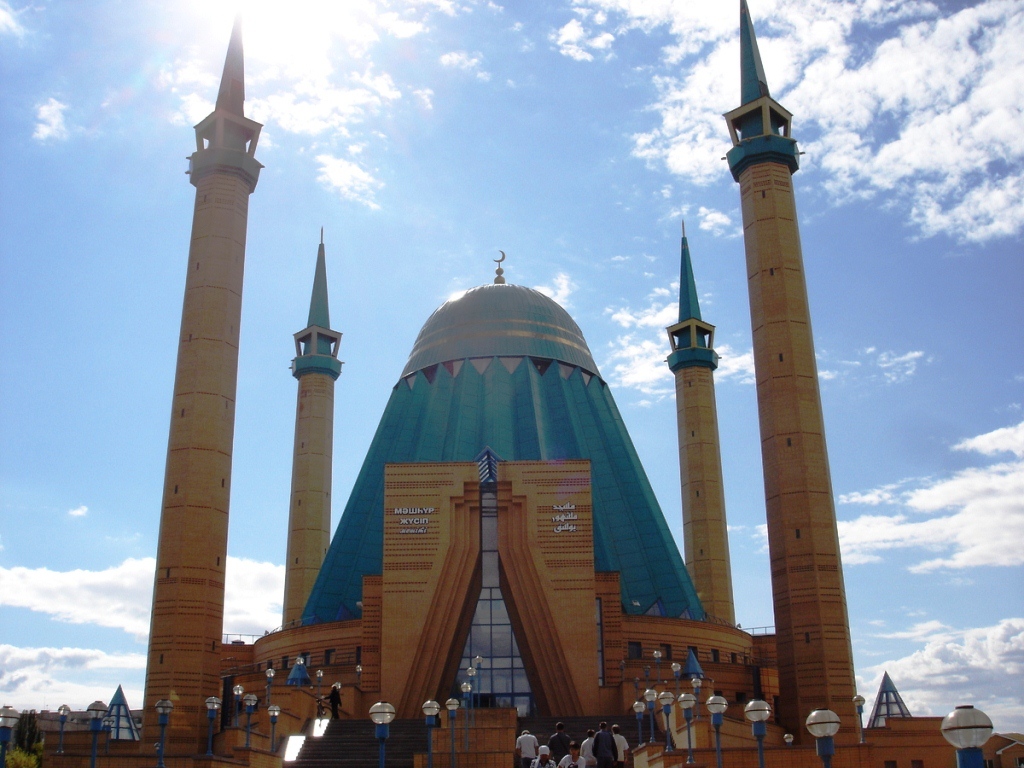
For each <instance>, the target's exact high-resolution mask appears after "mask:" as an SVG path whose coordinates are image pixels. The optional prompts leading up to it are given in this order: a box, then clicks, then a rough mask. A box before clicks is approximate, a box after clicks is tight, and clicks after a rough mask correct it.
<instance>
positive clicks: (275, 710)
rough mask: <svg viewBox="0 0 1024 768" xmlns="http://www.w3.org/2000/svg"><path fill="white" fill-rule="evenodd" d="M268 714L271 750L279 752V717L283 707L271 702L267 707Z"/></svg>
mask: <svg viewBox="0 0 1024 768" xmlns="http://www.w3.org/2000/svg"><path fill="white" fill-rule="evenodd" d="M267 714H268V715H270V751H271V752H277V749H276V745H277V738H276V737H277V718H279V717H280V716H281V708H280V707H279V706H277V704H271V705H270V706H269V707H267Z"/></svg>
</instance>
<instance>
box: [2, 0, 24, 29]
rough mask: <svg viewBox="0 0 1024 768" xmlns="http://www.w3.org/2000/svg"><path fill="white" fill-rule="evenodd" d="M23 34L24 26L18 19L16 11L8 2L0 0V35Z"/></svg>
mask: <svg viewBox="0 0 1024 768" xmlns="http://www.w3.org/2000/svg"><path fill="white" fill-rule="evenodd" d="M24 34H25V28H24V27H23V26H22V25H21V23H20V22H19V21H18V15H17V13H16V12H15V11H14V9H13V8H11V6H10V4H9V3H7V2H4V0H0V35H14V36H15V37H22V36H23V35H24Z"/></svg>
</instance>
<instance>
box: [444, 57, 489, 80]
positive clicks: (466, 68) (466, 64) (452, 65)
mask: <svg viewBox="0 0 1024 768" xmlns="http://www.w3.org/2000/svg"><path fill="white" fill-rule="evenodd" d="M481 61H482V57H481V55H480V54H479V53H476V54H469V53H466V52H465V51H451V52H449V53H445V54H442V55H441V58H440V62H441V66H442V67H447V68H448V69H461V70H462V71H463V72H472V73H474V74H475V75H476V77H477V79H478V80H490V79H491V73H490V72H486V71H484V70H482V69H480V62H481Z"/></svg>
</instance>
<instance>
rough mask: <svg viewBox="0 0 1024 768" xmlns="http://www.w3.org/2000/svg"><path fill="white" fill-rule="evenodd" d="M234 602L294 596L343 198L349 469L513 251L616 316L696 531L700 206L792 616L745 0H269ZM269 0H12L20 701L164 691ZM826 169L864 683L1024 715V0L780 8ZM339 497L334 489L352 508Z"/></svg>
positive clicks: (8, 50) (797, 110) (232, 608)
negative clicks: (178, 518)
mask: <svg viewBox="0 0 1024 768" xmlns="http://www.w3.org/2000/svg"><path fill="white" fill-rule="evenodd" d="M241 6H242V10H243V12H244V25H245V48H246V69H247V72H246V89H247V102H246V112H247V114H248V115H249V116H251V117H253V118H254V119H256V120H258V121H260V122H262V123H264V124H265V126H266V127H265V128H264V131H263V135H262V138H261V142H260V147H259V149H258V151H257V156H258V158H259V159H260V160H261V161H262V162H263V163H264V164H265V166H266V168H265V170H264V171H263V174H262V176H261V179H260V183H259V186H258V187H257V189H256V192H255V193H254V195H253V196H252V198H251V201H250V217H249V235H248V237H249V240H248V249H247V273H246V284H245V297H244V305H243V325H242V338H241V351H240V358H239V385H238V406H237V423H236V432H235V458H234V471H233V481H232V486H233V494H232V507H231V528H230V539H229V553H230V555H231V559H230V560H229V570H228V597H227V600H228V605H227V615H226V627H225V629H226V631H228V632H237V633H255V634H262V632H263V631H264V630H265V629H269V628H273V627H275V626H277V624H278V623H279V621H280V600H281V591H282V585H283V567H282V565H281V564H282V562H283V560H284V531H285V525H286V510H287V497H288V489H289V479H290V471H291V440H292V430H293V426H294V425H293V417H294V397H295V382H294V380H293V379H292V377H291V376H290V375H289V371H288V364H289V361H290V359H291V357H292V355H293V346H292V339H291V334H292V333H294V332H295V331H298V330H300V329H301V328H302V327H303V326H304V325H305V318H306V309H307V307H308V300H309V291H310V286H311V284H312V276H313V266H314V259H315V254H316V245H317V242H318V240H319V229H320V227H321V226H323V227H325V231H326V236H325V239H326V244H327V258H328V278H329V283H330V289H331V304H332V307H331V308H332V324H333V326H334V328H336V329H337V330H339V331H341V332H343V333H344V334H345V335H344V339H343V341H342V347H341V350H342V351H341V357H342V359H343V360H345V361H346V364H345V368H344V372H343V374H342V376H341V378H340V379H339V381H338V385H337V393H336V425H335V466H334V473H335V474H334V478H335V479H334V482H335V494H334V495H335V497H347V494H348V492H349V489H350V488H351V484H352V482H353V480H354V477H355V474H356V472H357V471H358V468H359V465H360V463H361V461H362V457H363V455H364V452H365V450H366V448H367V446H368V445H369V441H370V438H371V436H372V434H373V431H374V429H375V427H376V424H377V420H378V419H379V416H380V414H381V412H382V410H383V407H384V403H385V402H386V399H387V397H388V394H389V392H390V388H391V387H392V386H393V385H394V383H395V381H396V380H397V377H398V375H399V374H400V372H401V370H402V366H403V364H404V361H405V358H406V356H407V355H408V351H409V349H410V348H411V346H412V343H413V340H414V338H415V335H416V333H417V331H418V329H419V327H420V326H421V325H422V323H423V322H424V320H425V319H426V318H427V316H428V315H429V314H430V312H431V311H433V309H434V308H436V307H437V306H438V305H439V304H441V303H442V302H443V301H445V300H446V299H447V298H448V297H449V296H451V295H452V294H454V293H456V292H457V291H460V290H464V289H466V288H469V287H472V286H473V285H477V284H480V283H483V282H486V281H489V280H490V279H491V277H492V275H493V272H492V269H493V266H494V265H493V263H492V262H491V259H492V258H495V257H496V256H497V255H498V254H497V251H498V249H499V248H500V249H503V250H504V251H506V252H507V254H508V260H507V261H506V262H505V264H504V265H503V266H505V267H506V268H507V272H506V275H507V277H508V278H509V280H510V282H516V283H520V284H524V285H529V286H533V287H540V288H541V289H542V290H545V291H547V292H549V294H550V295H552V296H554V297H555V298H556V299H557V300H558V301H560V302H561V303H562V304H563V305H564V306H565V307H566V308H567V309H568V310H569V311H570V312H571V314H572V315H573V317H574V318H575V319H576V320H577V322H578V323H579V325H580V326H581V328H582V329H583V332H584V334H585V335H586V337H587V339H588V342H589V344H590V346H591V349H592V351H593V353H594V357H595V358H596V360H597V362H598V365H599V366H600V368H601V372H602V374H603V376H604V377H605V378H606V379H607V380H608V381H609V382H610V383H611V384H612V386H613V391H614V393H615V397H616V399H617V402H618V404H619V408H620V410H621V411H622V413H623V415H624V418H625V419H626V422H627V425H628V426H629V428H630V431H631V434H632V437H633V440H634V441H635V443H636V445H637V449H638V451H639V453H640V455H641V458H642V460H643V461H644V465H645V468H646V470H647V472H648V474H649V476H650V478H651V481H652V483H653V485H654V487H655V491H656V493H657V495H658V497H659V500H660V502H661V504H662V507H663V509H664V511H665V514H666V518H667V519H668V521H669V524H670V527H671V528H672V529H673V531H674V532H675V534H676V537H677V539H679V538H681V528H682V525H681V513H680V502H679V479H678V464H677V459H676V436H675V414H674V403H673V399H672V385H671V375H670V373H669V371H668V369H667V367H666V366H665V364H664V362H663V361H664V358H665V357H666V355H667V343H666V339H665V334H664V327H665V326H666V325H668V324H670V323H671V322H672V320H673V319H674V313H675V306H674V301H675V295H676V293H675V292H676V290H677V281H678V263H679V262H678V253H679V227H680V220H681V219H683V218H685V220H686V226H687V233H688V235H689V240H690V247H691V252H692V255H693V260H694V270H695V274H696V278H697V281H698V288H699V291H700V294H701V307H702V311H703V314H704V317H705V319H706V320H707V321H709V322H711V323H714V324H715V325H716V326H717V328H718V332H717V337H716V340H717V345H718V348H719V352H720V353H721V355H722V365H721V367H720V369H719V371H718V374H717V394H718V408H719V418H720V422H721V437H722V450H723V460H724V474H725V483H726V501H727V506H728V516H729V522H730V526H731V529H732V533H731V547H732V561H733V572H734V585H735V590H736V595H737V617H738V620H739V621H740V622H741V623H742V625H743V626H744V627H759V626H767V625H771V624H772V623H773V619H772V611H771V597H770V585H769V577H768V562H767V552H766V542H765V537H764V533H763V524H764V500H763V486H762V477H761V465H760V453H759V444H758V433H757V415H756V403H755V394H754V388H753V386H752V383H751V375H752V361H751V352H750V322H749V309H748V301H747V293H746V287H745V280H744V257H743V242H742V238H741V234H740V229H739V210H738V201H739V194H738V189H737V186H736V184H735V183H734V182H733V181H732V179H731V177H730V176H729V174H728V171H727V169H726V166H725V163H724V162H723V161H722V160H721V159H720V158H722V156H723V155H724V154H725V151H726V150H727V149H728V133H727V131H726V129H725V122H724V121H723V120H722V118H721V114H722V113H723V112H725V111H727V110H729V109H731V108H733V107H735V106H737V105H738V101H739V98H738V96H739V52H738V34H737V18H738V12H737V8H735V7H734V4H733V3H724V4H722V3H706V4H697V3H682V2H671V1H670V0H650V2H646V3H642V4H638V3H628V2H625V1H624V0H576V2H569V1H568V0H564V1H562V2H546V3H519V4H508V5H501V4H499V3H497V2H473V1H472V0H464V1H462V2H448V1H447V0H424V1H417V0H392V2H382V1H381V0H351V1H350V2H346V3H331V2H302V0H296V1H295V2H291V3H288V4H281V3H274V2H269V1H268V0H250V2H245V3H242V4H241ZM236 8H237V3H234V2H216V1H215V0H208V1H207V2H191V1H189V0H179V1H178V2H159V3H158V2H140V3H130V4H123V3H112V2H99V1H89V0H84V1H79V2H74V3H71V2H34V3H31V4H28V3H24V2H20V1H18V0H14V1H11V0H0V77H2V80H3V82H4V99H3V100H2V102H0V136H2V137H3V138H2V145H0V152H2V156H0V162H2V168H3V170H2V172H0V185H2V187H0V199H2V201H3V204H2V205H0V231H2V233H3V236H2V239H0V324H2V325H0V327H2V329H3V333H2V334H0V345H2V347H0V547H2V548H0V626H2V627H3V635H2V641H0V697H2V698H3V700H4V703H7V702H9V703H11V704H12V705H14V706H16V707H19V708H27V707H35V708H37V709H42V708H50V709H52V708H55V707H56V706H58V705H60V704H62V703H68V704H70V705H72V706H75V707H83V706H85V705H86V704H87V703H88V702H89V701H91V700H93V699H95V698H102V699H104V700H106V699H107V698H109V696H110V694H111V693H112V692H113V690H114V688H115V687H116V685H117V684H118V683H123V684H124V686H125V690H126V692H127V695H128V699H129V702H130V703H131V704H133V705H136V706H137V705H138V704H139V703H140V701H141V689H142V682H143V675H144V666H145V661H144V653H145V638H146V633H147V625H148V617H149V600H150V591H151V588H152V571H153V559H152V558H153V555H154V553H155V550H156V542H155V537H156V531H157V522H158V515H159V505H160V489H161V487H162V476H163V467H164V459H165V448H166V439H167V425H168V418H169V404H170V396H171V384H172V378H173V370H174V355H175V349H176V347H175V338H176V333H177V329H178V323H179V320H180V308H181V298H182V289H183V285H184V274H185V271H184V270H185V262H186V256H187V249H188V233H189V227H190V224H191V208H192V193H193V189H192V187H191V186H190V185H189V184H188V179H187V177H186V176H185V174H184V171H185V170H186V162H185V157H186V156H187V155H188V154H189V153H190V152H191V151H193V149H194V138H193V134H192V130H191V125H193V124H194V123H196V122H198V121H199V119H201V118H202V117H204V116H205V115H206V114H207V113H208V112H209V111H210V109H211V107H212V101H213V99H214V98H215V95H216V89H217V83H218V79H219V75H220V69H221V66H222V63H223V57H224V52H225V49H226V45H227V40H228V36H229V32H230V28H231V21H232V18H233V15H234V13H235V10H236ZM751 13H752V15H753V17H754V19H755V24H756V28H757V32H758V35H759V41H760V45H761V52H762V56H763V58H764V64H765V70H766V72H767V76H768V81H769V85H770V86H771V88H772V94H773V96H775V97H776V98H777V99H778V100H779V101H780V102H781V103H782V104H783V105H785V106H786V107H787V108H788V109H790V110H791V111H792V112H793V113H794V114H795V118H794V135H795V136H796V137H797V139H798V140H799V141H800V142H801V148H802V150H803V151H804V152H805V153H806V154H804V155H803V157H802V164H803V167H802V169H801V170H800V171H799V173H798V174H797V175H796V177H795V185H796V195H797V204H798V209H799V215H800V220H801V230H802V237H803V251H804V258H805V262H806V267H807V278H808V289H809V293H810V302H811V311H812V317H813V322H814V333H815V343H816V346H817V352H818V364H819V370H820V373H821V378H822V399H823V404H824V408H825V421H826V429H827V433H828V440H829V452H830V457H831V466H832V478H833V484H834V488H835V492H836V496H837V502H838V503H837V511H838V516H839V520H840V536H841V540H842V546H843V556H844V562H845V576H846V586H847V598H848V602H849V609H850V621H851V626H852V631H853V638H854V653H855V659H856V664H857V673H858V678H859V684H860V688H861V692H862V693H863V694H864V695H865V696H867V697H868V700H869V703H870V701H871V700H872V699H873V697H874V694H875V692H876V691H877V687H878V683H879V680H880V678H881V674H882V671H883V670H888V671H889V673H890V675H891V676H892V678H893V680H894V681H895V683H896V685H897V686H898V687H899V689H900V690H901V692H902V694H903V696H904V698H905V699H906V701H907V703H908V705H909V706H910V708H911V710H912V711H913V712H914V713H915V714H939V715H941V714H945V713H946V712H948V711H950V710H951V709H952V707H953V706H954V705H956V704H961V703H973V704H975V705H976V706H978V707H980V708H982V709H984V710H985V711H987V712H988V713H989V714H990V715H991V716H992V717H993V719H994V720H995V721H996V726H997V728H998V729H1001V730H1017V731H1020V730H1024V714H1022V713H1024V694H1022V689H1021V686H1020V680H1021V679H1022V676H1024V548H1022V547H1021V545H1020V542H1021V541H1022V540H1024V413H1022V403H1024V355H1022V352H1021V341H1020V339H1021V331H1020V325H1021V321H1022V319H1024V318H1022V311H1021V299H1020V297H1021V295H1024V265H1022V248H1021V245H1022V231H1024V204H1022V202H1021V201H1022V199H1024V113H1022V104H1024V48H1022V47H1021V46H1020V40H1021V39H1024V7H1022V6H1021V5H1020V3H1016V2H1009V1H1006V2H1003V1H999V0H989V1H987V2H978V3H951V2H949V3H947V2H933V3H930V2H914V1H910V2H891V1H890V0H845V1H844V2H838V1H836V0H830V1H827V2H826V0H804V1H803V2H789V1H788V0H752V2H751ZM339 514H340V508H339V509H336V510H335V518H334V521H335V524H336V523H337V520H338V515H339Z"/></svg>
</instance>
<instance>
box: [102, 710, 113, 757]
mask: <svg viewBox="0 0 1024 768" xmlns="http://www.w3.org/2000/svg"><path fill="white" fill-rule="evenodd" d="M112 730H114V718H112V717H111V716H110V715H107V716H106V717H104V718H103V733H105V734H106V736H107V737H106V738H105V739H104V740H103V754H104V755H109V754H110V732H111V731H112Z"/></svg>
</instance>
